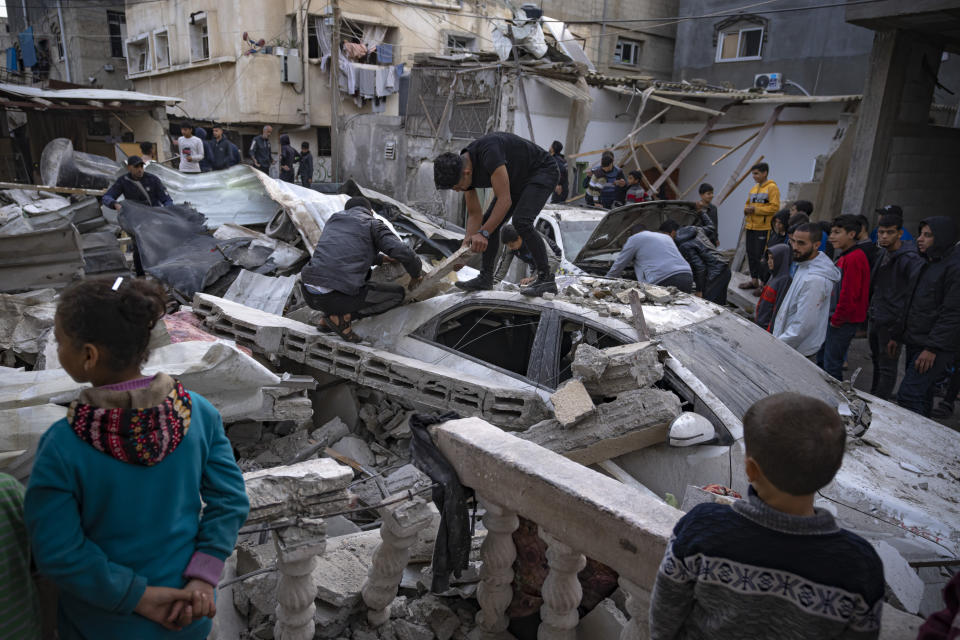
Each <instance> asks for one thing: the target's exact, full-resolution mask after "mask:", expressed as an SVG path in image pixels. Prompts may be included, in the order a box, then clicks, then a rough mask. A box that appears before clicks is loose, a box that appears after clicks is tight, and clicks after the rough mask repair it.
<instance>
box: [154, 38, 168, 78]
mask: <svg viewBox="0 0 960 640" xmlns="http://www.w3.org/2000/svg"><path fill="white" fill-rule="evenodd" d="M153 39H154V46H155V47H156V52H157V69H163V68H165V67H169V66H170V35H169V33H168V32H167V31H166V30H164V31H157V32H156V33H154V34H153Z"/></svg>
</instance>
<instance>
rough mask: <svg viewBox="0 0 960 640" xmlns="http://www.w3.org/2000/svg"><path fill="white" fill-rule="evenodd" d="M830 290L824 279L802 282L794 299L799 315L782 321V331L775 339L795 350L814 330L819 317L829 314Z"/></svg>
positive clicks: (827, 281) (828, 283) (796, 314)
mask: <svg viewBox="0 0 960 640" xmlns="http://www.w3.org/2000/svg"><path fill="white" fill-rule="evenodd" d="M831 288H832V287H831V286H830V281H829V280H826V279H824V278H816V279H811V280H807V281H806V282H804V283H803V285H801V287H800V290H799V291H797V294H796V295H797V297H796V299H797V300H799V301H800V304H798V305H797V309H799V310H801V313H795V314H793V315H792V316H790V317H789V318H785V319H784V320H785V324H784V327H783V330H782V331H781V333H780V335H778V336H777V338H779V339H780V340H781V341H782V342H785V343H786V344H788V345H790V346H791V347H793V348H794V349H796V348H797V347H798V346H799V345H800V343H801V342H803V340H804V338H806V337H807V336H808V335H809V334H810V333H811V332H813V330H814V329H816V326H817V324H819V319H820V316H821V315H826V314H827V313H829V311H830V309H829V305H830V290H831ZM781 310H782V308H781Z"/></svg>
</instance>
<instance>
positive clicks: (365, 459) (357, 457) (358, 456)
mask: <svg viewBox="0 0 960 640" xmlns="http://www.w3.org/2000/svg"><path fill="white" fill-rule="evenodd" d="M330 448H331V449H333V450H334V451H336V452H337V453H339V454H341V455H344V456H346V457H348V458H350V459H351V460H353V461H355V462H359V463H360V464H361V465H363V466H364V467H372V466H373V465H374V464H375V462H376V460H375V459H374V457H373V451H372V450H371V449H370V447H369V446H368V445H367V443H366V442H364V441H363V440H361V439H360V438H358V437H356V436H346V437H343V438H340V439H339V440H337V441H336V442H335V443H334V444H333V445H332V446H331V447H330Z"/></svg>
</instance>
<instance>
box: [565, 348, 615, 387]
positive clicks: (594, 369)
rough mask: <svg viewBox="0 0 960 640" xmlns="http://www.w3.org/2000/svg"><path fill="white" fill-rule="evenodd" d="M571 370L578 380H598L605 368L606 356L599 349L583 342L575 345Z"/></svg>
mask: <svg viewBox="0 0 960 640" xmlns="http://www.w3.org/2000/svg"><path fill="white" fill-rule="evenodd" d="M571 370H572V371H573V375H574V376H576V377H577V378H579V379H580V380H591V381H595V380H599V379H600V377H601V376H602V375H603V372H604V371H606V370H607V357H606V356H605V355H604V354H603V352H602V351H601V350H600V349H597V348H596V347H593V346H591V345H589V344H587V343H585V342H583V343H581V344H579V345H577V350H576V352H575V353H574V356H573V365H572V366H571Z"/></svg>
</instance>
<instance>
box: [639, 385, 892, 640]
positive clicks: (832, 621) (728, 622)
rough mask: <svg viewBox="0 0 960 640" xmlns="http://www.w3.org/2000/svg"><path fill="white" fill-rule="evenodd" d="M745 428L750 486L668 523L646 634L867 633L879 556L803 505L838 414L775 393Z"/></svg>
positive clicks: (876, 628) (839, 446)
mask: <svg viewBox="0 0 960 640" xmlns="http://www.w3.org/2000/svg"><path fill="white" fill-rule="evenodd" d="M743 432H744V444H745V446H746V472H747V478H748V479H749V480H750V485H751V486H750V492H749V496H748V497H747V498H746V499H745V500H738V501H737V502H736V503H734V504H733V505H732V506H730V505H721V504H713V503H709V504H700V505H697V506H696V507H694V508H693V509H691V510H690V512H689V513H687V515H685V516H684V517H683V518H681V519H680V521H679V522H678V523H677V526H676V527H675V528H674V530H673V536H672V537H671V539H670V543H669V545H668V546H667V551H666V553H665V554H664V558H663V562H662V563H661V565H660V570H659V572H658V574H657V579H656V583H655V585H654V589H653V595H652V597H651V602H650V638H651V639H652V640H666V639H668V638H669V639H673V638H676V639H681V638H683V639H687V638H711V639H712V640H724V639H726V638H731V639H733V638H751V639H752V640H760V639H765V638H769V639H771V640H773V639H774V638H776V639H777V640H793V639H797V640H800V639H802V638H823V639H826V638H845V639H846V638H849V639H854V638H855V639H858V640H859V639H868V638H877V637H878V636H879V633H880V613H881V610H882V607H883V592H884V581H883V566H882V565H881V563H880V558H879V557H878V556H877V554H876V552H875V551H874V550H873V547H871V546H870V544H869V543H868V542H866V541H865V540H863V539H862V538H860V537H859V536H857V535H855V534H853V533H850V532H849V531H845V530H843V529H841V528H840V527H839V525H838V524H837V522H836V520H835V519H834V517H833V515H831V514H830V513H829V512H827V511H825V510H823V509H820V508H817V507H814V506H813V499H814V495H815V494H816V492H817V490H819V489H820V488H822V487H824V486H825V485H827V484H828V483H829V482H830V481H831V480H832V479H833V476H834V475H835V474H836V472H837V470H838V469H839V468H840V463H841V461H842V460H843V447H844V440H845V438H846V431H845V430H844V427H843V423H842V422H841V420H840V416H839V415H838V414H837V412H836V411H835V410H834V409H833V408H831V407H830V406H829V405H827V404H826V403H824V402H822V401H820V400H817V399H815V398H811V397H808V396H803V395H800V394H797V393H779V394H776V395H772V396H770V397H768V398H764V399H763V400H760V401H759V402H757V403H756V404H754V405H753V406H752V407H750V409H749V410H748V411H747V413H746V415H744V417H743Z"/></svg>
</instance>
